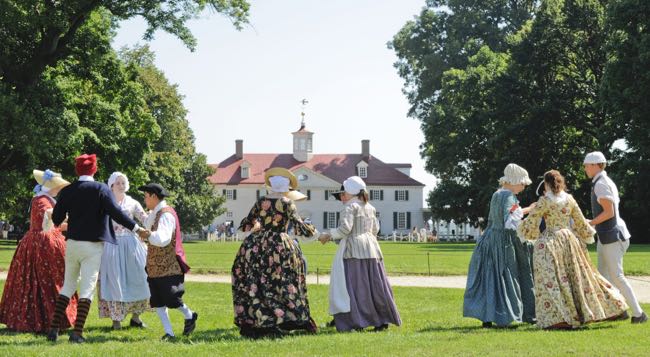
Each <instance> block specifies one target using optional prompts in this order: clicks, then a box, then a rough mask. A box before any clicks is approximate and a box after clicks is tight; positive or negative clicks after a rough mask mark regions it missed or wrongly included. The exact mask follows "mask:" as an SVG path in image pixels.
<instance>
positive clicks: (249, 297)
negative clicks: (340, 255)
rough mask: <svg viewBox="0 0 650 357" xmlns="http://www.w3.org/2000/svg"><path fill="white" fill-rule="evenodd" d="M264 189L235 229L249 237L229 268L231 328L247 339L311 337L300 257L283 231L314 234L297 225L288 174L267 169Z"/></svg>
mask: <svg viewBox="0 0 650 357" xmlns="http://www.w3.org/2000/svg"><path fill="white" fill-rule="evenodd" d="M266 184H267V186H269V187H270V191H271V193H270V194H269V195H266V196H264V197H261V198H260V199H259V200H257V202H256V203H255V205H254V206H253V208H252V209H251V211H250V213H249V214H248V216H247V217H246V218H244V219H243V220H242V221H241V224H240V227H239V228H240V229H241V230H242V231H244V232H246V233H247V234H249V233H250V234H249V235H248V236H247V237H246V238H245V239H244V241H243V242H242V244H241V247H240V248H239V251H238V252H237V256H236V257H235V261H234V263H233V266H232V293H233V305H234V312H235V325H237V326H238V327H239V328H240V333H241V335H242V336H245V337H250V338H259V337H263V336H266V335H277V334H282V333H284V331H291V330H299V329H302V330H306V331H308V332H311V333H315V332H316V330H317V327H316V324H315V322H314V320H313V319H312V318H311V314H310V310H309V302H308V301H307V285H306V281H305V271H304V264H303V260H302V259H301V258H302V256H301V254H300V251H299V249H298V248H297V246H296V244H295V242H294V241H293V239H292V238H291V237H290V236H289V235H288V234H287V230H288V226H289V223H292V224H293V230H294V234H296V235H299V236H303V237H314V238H315V237H316V236H317V235H318V232H317V231H316V229H315V228H314V227H313V226H312V225H309V224H305V223H304V222H303V221H302V219H301V218H300V217H299V216H298V213H297V211H296V206H295V205H294V203H293V201H291V200H290V199H289V198H287V197H286V194H287V193H288V192H289V189H290V188H292V189H296V188H297V186H298V184H297V180H296V177H295V176H294V175H293V174H292V173H291V172H290V171H288V170H286V169H282V168H273V169H269V170H268V171H267V172H266ZM256 223H257V224H259V226H256ZM253 228H255V229H256V230H255V231H251V229H253ZM257 228H259V229H257Z"/></svg>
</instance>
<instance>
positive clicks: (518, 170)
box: [499, 164, 533, 186]
mask: <svg viewBox="0 0 650 357" xmlns="http://www.w3.org/2000/svg"><path fill="white" fill-rule="evenodd" d="M499 183H500V184H502V185H503V184H505V183H509V184H511V185H520V184H523V185H526V186H528V185H530V184H531V183H533V181H531V180H530V178H529V177H528V171H526V169H524V168H523V167H521V166H519V165H517V164H508V166H506V168H505V169H504V170H503V176H502V177H501V178H500V179H499Z"/></svg>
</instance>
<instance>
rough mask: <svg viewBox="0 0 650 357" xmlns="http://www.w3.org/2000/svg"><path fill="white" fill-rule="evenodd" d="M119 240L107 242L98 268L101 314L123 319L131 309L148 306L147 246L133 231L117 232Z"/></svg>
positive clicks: (117, 319) (138, 309)
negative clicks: (114, 242) (115, 242)
mask: <svg viewBox="0 0 650 357" xmlns="http://www.w3.org/2000/svg"><path fill="white" fill-rule="evenodd" d="M116 238H117V244H110V243H105V244H104V252H103V254H102V263H101V267H100V269H99V281H100V284H99V297H100V299H99V305H98V307H99V317H101V318H110V319H112V320H113V321H122V320H124V318H125V316H126V315H127V314H129V313H134V314H141V313H143V312H145V311H148V310H149V297H150V296H151V295H150V292H149V284H148V283H147V272H146V271H145V266H146V264H147V248H146V246H145V245H144V244H143V243H142V242H140V240H139V239H138V238H137V237H136V236H135V234H133V233H132V232H125V233H121V234H118V235H117V236H116Z"/></svg>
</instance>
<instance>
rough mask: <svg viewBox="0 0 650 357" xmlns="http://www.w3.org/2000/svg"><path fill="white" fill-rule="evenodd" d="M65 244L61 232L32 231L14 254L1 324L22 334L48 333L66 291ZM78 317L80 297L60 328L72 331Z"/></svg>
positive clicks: (0, 308)
mask: <svg viewBox="0 0 650 357" xmlns="http://www.w3.org/2000/svg"><path fill="white" fill-rule="evenodd" d="M65 246H66V244H65V240H64V238H63V235H62V234H61V232H60V231H58V230H50V231H48V232H43V231H41V230H39V231H36V230H30V231H28V232H27V233H26V234H25V236H24V237H23V239H22V240H21V241H20V243H19V245H18V248H17V249H16V252H15V253H14V257H13V260H12V261H11V266H10V267H9V273H8V274H7V281H6V282H5V286H4V292H3V294H2V302H0V323H3V324H5V325H7V328H9V329H10V330H14V331H21V332H46V331H47V330H48V329H49V328H50V321H51V318H52V316H53V315H54V310H55V307H56V299H57V297H58V295H59V291H60V290H61V288H62V287H63V278H64V273H65ZM76 316H77V295H76V294H74V295H73V297H72V298H71V299H70V304H69V305H68V308H67V309H66V312H65V314H64V315H63V318H62V319H61V325H60V326H59V328H62V329H64V328H68V327H70V326H71V325H72V323H73V322H74V320H75V318H76Z"/></svg>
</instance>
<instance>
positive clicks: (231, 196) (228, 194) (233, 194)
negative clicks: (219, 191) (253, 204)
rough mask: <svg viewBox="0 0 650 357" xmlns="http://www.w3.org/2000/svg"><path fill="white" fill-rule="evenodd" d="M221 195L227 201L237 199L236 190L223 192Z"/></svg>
mask: <svg viewBox="0 0 650 357" xmlns="http://www.w3.org/2000/svg"><path fill="white" fill-rule="evenodd" d="M223 195H224V196H225V197H226V199H227V200H233V201H234V200H236V199H237V190H223Z"/></svg>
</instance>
